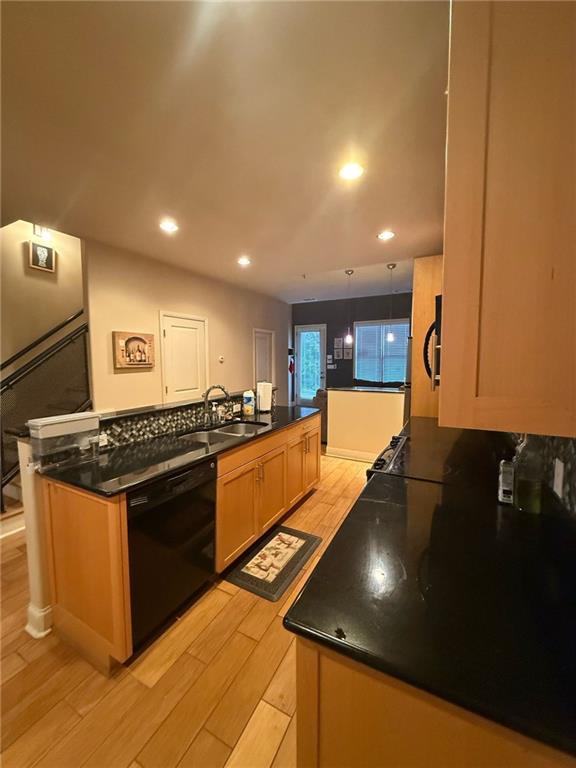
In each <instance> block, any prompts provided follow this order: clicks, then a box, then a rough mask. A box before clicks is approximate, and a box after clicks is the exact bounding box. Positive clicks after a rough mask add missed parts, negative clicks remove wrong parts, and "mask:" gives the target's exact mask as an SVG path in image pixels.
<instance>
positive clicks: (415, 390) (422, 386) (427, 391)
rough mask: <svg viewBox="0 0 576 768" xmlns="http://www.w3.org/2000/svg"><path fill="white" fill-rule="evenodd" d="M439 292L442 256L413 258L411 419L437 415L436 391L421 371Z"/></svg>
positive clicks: (440, 289) (424, 370) (424, 372)
mask: <svg viewBox="0 0 576 768" xmlns="http://www.w3.org/2000/svg"><path fill="white" fill-rule="evenodd" d="M441 293H442V256H422V257H420V258H418V259H414V277H413V283H412V389H411V401H410V415H411V416H438V388H436V389H434V390H433V389H432V386H431V381H430V379H429V378H428V374H427V373H426V369H425V368H424V362H423V356H422V350H423V347H424V339H425V338H426V333H427V331H428V329H429V328H430V325H431V324H432V323H433V322H434V320H435V317H436V311H435V308H436V304H435V299H436V296H438V295H440V294H441Z"/></svg>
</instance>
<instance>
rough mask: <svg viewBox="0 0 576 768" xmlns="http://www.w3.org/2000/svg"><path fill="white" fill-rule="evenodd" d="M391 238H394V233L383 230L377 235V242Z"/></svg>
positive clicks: (389, 230)
mask: <svg viewBox="0 0 576 768" xmlns="http://www.w3.org/2000/svg"><path fill="white" fill-rule="evenodd" d="M393 237H396V233H395V232H392V230H391V229H384V230H382V232H379V233H378V240H392V238H393Z"/></svg>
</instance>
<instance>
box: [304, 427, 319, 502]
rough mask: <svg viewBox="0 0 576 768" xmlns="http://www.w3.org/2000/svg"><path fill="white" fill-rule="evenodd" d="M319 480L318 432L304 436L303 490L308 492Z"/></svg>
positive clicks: (317, 430) (314, 431)
mask: <svg viewBox="0 0 576 768" xmlns="http://www.w3.org/2000/svg"><path fill="white" fill-rule="evenodd" d="M319 480H320V430H319V429H314V430H312V431H311V432H307V433H306V434H305V435H304V490H305V491H309V490H310V489H311V488H313V487H314V486H315V485H316V483H317V482H318V481H319Z"/></svg>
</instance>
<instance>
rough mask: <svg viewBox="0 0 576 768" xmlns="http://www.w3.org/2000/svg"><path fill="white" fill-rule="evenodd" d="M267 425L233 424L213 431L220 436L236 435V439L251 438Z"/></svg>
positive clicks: (259, 423) (261, 423)
mask: <svg viewBox="0 0 576 768" xmlns="http://www.w3.org/2000/svg"><path fill="white" fill-rule="evenodd" d="M267 426H268V425H267V424H265V423H264V422H253V423H247V422H244V421H242V422H236V423H235V424H225V425H224V426H223V427H218V429H215V430H213V431H214V432H216V433H218V434H220V435H236V436H237V437H251V436H252V435H257V434H258V433H259V432H262V430H263V429H264V427H267Z"/></svg>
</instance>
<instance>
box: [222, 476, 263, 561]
mask: <svg viewBox="0 0 576 768" xmlns="http://www.w3.org/2000/svg"><path fill="white" fill-rule="evenodd" d="M257 478H258V462H255V461H254V462H250V463H249V464H246V465H244V466H243V467H240V468H239V469H237V470H235V471H234V472H230V473H229V474H227V475H225V476H224V477H221V478H219V479H218V487H217V513H216V570H217V571H222V570H224V568H226V566H228V565H229V564H230V563H231V562H232V561H233V560H235V559H236V557H238V555H240V554H241V553H242V552H244V550H245V549H247V548H248V547H249V546H250V544H252V542H253V541H255V540H256V536H257V535H258V522H257V515H256V504H257V500H256V484H257V482H258V479H257Z"/></svg>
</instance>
